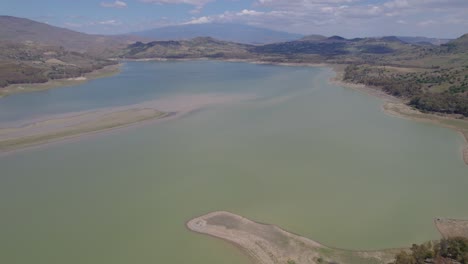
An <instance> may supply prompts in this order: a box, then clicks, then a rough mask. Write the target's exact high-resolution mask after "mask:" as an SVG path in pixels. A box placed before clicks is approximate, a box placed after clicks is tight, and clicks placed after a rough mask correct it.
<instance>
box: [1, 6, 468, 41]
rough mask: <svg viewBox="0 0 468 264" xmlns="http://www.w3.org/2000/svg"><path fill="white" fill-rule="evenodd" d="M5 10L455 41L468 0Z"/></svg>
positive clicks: (140, 25) (65, 17) (58, 18)
mask: <svg viewBox="0 0 468 264" xmlns="http://www.w3.org/2000/svg"><path fill="white" fill-rule="evenodd" d="M0 10H2V15H10V16H18V17H24V18H29V19H33V20H37V21H41V22H45V23H48V24H50V25H54V26H59V27H65V28H69V29H72V30H76V31H81V32H85V33H96V34H121V33H129V32H136V31H141V30H146V29H151V28H157V27H164V26H170V25H184V24H202V23H235V24H245V25H251V26H257V27H263V28H269V29H274V30H280V31H287V32H292V33H300V34H304V35H308V34H322V35H326V36H331V35H340V36H344V37H348V38H351V37H366V36H383V35H399V36H426V37H439V38H456V37H459V36H461V35H463V34H464V33H466V28H467V26H468V16H466V14H468V1H466V0H331V1H324V0H288V1H285V0H82V1H62V0H43V1H34V2H31V1H30V0H4V1H1V2H0Z"/></svg>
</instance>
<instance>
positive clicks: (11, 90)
mask: <svg viewBox="0 0 468 264" xmlns="http://www.w3.org/2000/svg"><path fill="white" fill-rule="evenodd" d="M121 68H122V63H119V64H115V65H108V66H104V67H103V68H101V69H98V70H94V71H92V72H89V73H85V74H84V75H83V76H80V77H75V78H66V79H55V80H49V81H47V82H45V83H20V84H11V85H8V86H6V87H3V88H0V99H1V98H3V97H6V96H9V95H13V94H18V93H30V92H38V91H46V90H49V89H54V88H61V87H67V86H73V85H78V84H83V83H86V82H88V81H91V80H95V79H99V78H105V77H110V76H113V75H116V74H119V73H120V71H121Z"/></svg>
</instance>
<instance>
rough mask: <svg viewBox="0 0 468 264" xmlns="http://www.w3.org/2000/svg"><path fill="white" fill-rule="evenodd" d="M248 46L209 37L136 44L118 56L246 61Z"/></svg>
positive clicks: (248, 54)
mask: <svg viewBox="0 0 468 264" xmlns="http://www.w3.org/2000/svg"><path fill="white" fill-rule="evenodd" d="M250 47H251V46H250V45H246V44H238V43H233V42H227V41H221V40H216V39H213V38H210V37H198V38H194V39H191V40H169V41H153V42H149V43H142V42H137V43H134V44H132V45H129V46H128V47H127V48H126V49H125V50H123V51H122V52H121V54H120V57H121V58H127V59H144V58H168V59H183V58H223V59H229V58H235V59H246V58H249V56H250V55H251V54H250V53H249V51H248V50H249V48H250Z"/></svg>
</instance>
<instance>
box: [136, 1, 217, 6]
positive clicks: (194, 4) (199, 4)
mask: <svg viewBox="0 0 468 264" xmlns="http://www.w3.org/2000/svg"><path fill="white" fill-rule="evenodd" d="M140 1H141V2H143V3H154V4H187V5H192V6H195V7H203V6H204V5H206V4H207V3H209V2H213V1H215V0H140Z"/></svg>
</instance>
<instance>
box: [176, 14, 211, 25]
mask: <svg viewBox="0 0 468 264" xmlns="http://www.w3.org/2000/svg"><path fill="white" fill-rule="evenodd" d="M211 22H213V19H212V18H210V17H206V16H203V17H199V18H194V19H192V20H190V21H189V22H185V23H182V24H183V25H195V24H207V23H211Z"/></svg>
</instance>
